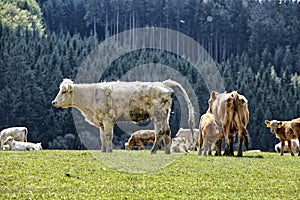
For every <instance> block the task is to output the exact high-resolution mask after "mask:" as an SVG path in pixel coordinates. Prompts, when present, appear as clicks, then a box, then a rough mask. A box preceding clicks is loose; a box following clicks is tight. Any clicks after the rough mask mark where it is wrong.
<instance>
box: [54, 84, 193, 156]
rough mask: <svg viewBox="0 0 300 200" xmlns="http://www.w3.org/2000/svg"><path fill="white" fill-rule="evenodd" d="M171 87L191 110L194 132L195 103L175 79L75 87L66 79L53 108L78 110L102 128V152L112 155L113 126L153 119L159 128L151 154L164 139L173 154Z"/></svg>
mask: <svg viewBox="0 0 300 200" xmlns="http://www.w3.org/2000/svg"><path fill="white" fill-rule="evenodd" d="M171 87H177V88H178V89H179V91H180V92H181V93H182V94H183V96H184V98H185V100H186V102H187V105H188V109H189V125H190V128H191V130H192V131H193V126H194V113H193V112H194V109H193V106H192V103H191V101H190V99H189V97H188V95H187V93H186V91H185V90H184V88H183V87H182V86H181V85H180V84H179V83H177V82H175V81H172V80H166V81H163V82H138V81H136V82H121V81H117V82H102V83H93V84H75V83H73V81H71V80H70V79H64V80H63V81H62V83H61V84H60V91H59V92H58V94H57V96H56V98H55V99H54V100H53V101H52V105H53V106H54V107H56V108H60V107H61V108H68V107H75V108H77V109H79V110H80V111H81V113H82V114H83V115H84V116H85V119H86V121H88V122H89V123H91V124H92V125H94V126H96V127H99V128H100V139H101V143H102V145H101V151H102V152H112V139H113V126H114V124H115V123H116V122H117V121H133V122H137V123H138V122H141V121H145V120H149V119H150V120H152V121H153V124H154V128H155V141H154V145H153V147H152V149H151V153H152V154H154V153H156V152H157V149H158V146H159V144H161V142H162V140H164V144H165V153H166V154H169V153H170V146H171V137H170V126H169V116H170V109H171V104H172V97H173V96H174V91H173V89H172V88H171Z"/></svg>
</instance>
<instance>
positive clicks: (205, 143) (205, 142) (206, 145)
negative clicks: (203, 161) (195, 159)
mask: <svg viewBox="0 0 300 200" xmlns="http://www.w3.org/2000/svg"><path fill="white" fill-rule="evenodd" d="M203 148H204V149H203V155H204V156H206V155H207V150H208V144H207V140H204V142H203Z"/></svg>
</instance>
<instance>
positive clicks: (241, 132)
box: [237, 129, 244, 157]
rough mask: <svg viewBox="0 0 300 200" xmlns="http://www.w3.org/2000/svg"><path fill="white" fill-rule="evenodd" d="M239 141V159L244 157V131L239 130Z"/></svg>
mask: <svg viewBox="0 0 300 200" xmlns="http://www.w3.org/2000/svg"><path fill="white" fill-rule="evenodd" d="M238 140H239V142H238V143H239V147H238V154H237V156H238V157H242V156H243V142H244V129H243V130H239V132H238Z"/></svg>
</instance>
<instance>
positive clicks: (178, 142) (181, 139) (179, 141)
mask: <svg viewBox="0 0 300 200" xmlns="http://www.w3.org/2000/svg"><path fill="white" fill-rule="evenodd" d="M172 143H173V144H176V145H177V146H180V145H183V144H185V143H186V139H185V138H184V137H176V138H173V139H172Z"/></svg>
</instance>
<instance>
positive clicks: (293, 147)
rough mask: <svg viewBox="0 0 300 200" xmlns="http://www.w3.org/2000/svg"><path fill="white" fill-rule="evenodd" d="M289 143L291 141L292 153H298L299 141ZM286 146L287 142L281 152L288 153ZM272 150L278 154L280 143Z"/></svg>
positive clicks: (299, 149) (299, 150)
mask: <svg viewBox="0 0 300 200" xmlns="http://www.w3.org/2000/svg"><path fill="white" fill-rule="evenodd" d="M291 141H292V149H293V152H296V153H299V152H300V148H299V141H298V140H291ZM287 146H288V142H287V141H285V142H284V150H283V152H289V149H288V147H287ZM274 148H275V151H276V152H278V153H280V152H281V143H280V142H279V143H278V144H276V145H275V147H274Z"/></svg>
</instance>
